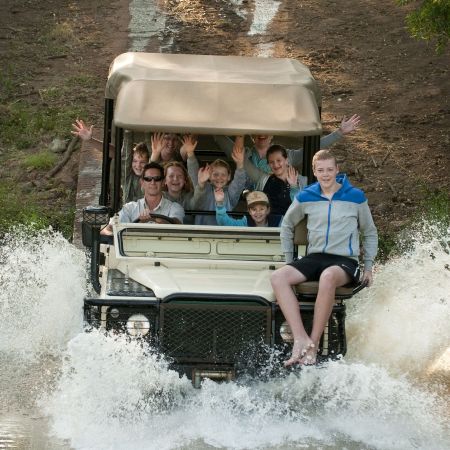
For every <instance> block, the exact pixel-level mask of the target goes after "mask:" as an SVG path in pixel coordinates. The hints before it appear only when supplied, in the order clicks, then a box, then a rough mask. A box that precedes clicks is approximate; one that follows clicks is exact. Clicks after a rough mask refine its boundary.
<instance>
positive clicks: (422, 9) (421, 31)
mask: <svg viewBox="0 0 450 450" xmlns="http://www.w3.org/2000/svg"><path fill="white" fill-rule="evenodd" d="M397 3H398V4H399V5H402V6H403V5H406V4H409V3H420V5H418V6H417V7H416V9H415V10H413V11H412V12H410V13H409V14H408V15H407V16H406V23H407V26H408V30H409V32H410V34H411V35H412V36H413V37H415V38H416V39H423V40H425V41H432V40H435V41H436V51H437V52H438V53H441V52H442V51H443V50H444V48H445V47H446V45H447V44H448V41H449V39H450V0H422V1H420V2H417V0H397Z"/></svg>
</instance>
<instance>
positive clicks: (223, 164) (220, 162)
mask: <svg viewBox="0 0 450 450" xmlns="http://www.w3.org/2000/svg"><path fill="white" fill-rule="evenodd" d="M209 167H211V169H213V168H214V167H223V168H224V169H227V170H228V173H229V174H231V167H230V165H229V164H228V163H227V162H226V161H224V160H223V159H215V160H214V161H213V162H212V163H211V164H210V165H209Z"/></svg>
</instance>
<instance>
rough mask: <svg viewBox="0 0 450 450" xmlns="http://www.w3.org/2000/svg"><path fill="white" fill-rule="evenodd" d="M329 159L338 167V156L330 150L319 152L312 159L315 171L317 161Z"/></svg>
mask: <svg viewBox="0 0 450 450" xmlns="http://www.w3.org/2000/svg"><path fill="white" fill-rule="evenodd" d="M328 159H332V160H333V161H334V165H335V166H336V167H337V161H336V156H334V155H333V153H331V152H330V150H319V151H318V152H317V153H316V154H315V155H314V156H313V159H312V168H313V170H314V168H315V167H314V165H315V163H316V161H326V160H328Z"/></svg>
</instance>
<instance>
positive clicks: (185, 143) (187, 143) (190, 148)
mask: <svg viewBox="0 0 450 450" xmlns="http://www.w3.org/2000/svg"><path fill="white" fill-rule="evenodd" d="M197 143H198V141H197V139H196V138H195V136H193V135H192V134H185V135H184V136H183V137H182V138H181V147H180V155H181V157H182V158H183V161H186V160H187V159H188V158H190V157H191V156H194V151H195V148H196V147H197Z"/></svg>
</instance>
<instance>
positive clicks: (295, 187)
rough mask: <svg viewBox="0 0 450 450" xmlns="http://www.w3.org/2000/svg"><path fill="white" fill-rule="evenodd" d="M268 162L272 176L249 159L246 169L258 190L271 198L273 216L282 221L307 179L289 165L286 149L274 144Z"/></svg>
mask: <svg viewBox="0 0 450 450" xmlns="http://www.w3.org/2000/svg"><path fill="white" fill-rule="evenodd" d="M267 161H268V163H269V166H270V169H271V171H272V173H271V174H268V173H266V172H264V171H263V170H261V169H258V168H257V167H256V166H255V165H254V164H253V163H252V162H251V161H250V160H249V159H247V158H245V159H244V168H245V171H246V172H247V175H248V177H249V178H250V180H251V181H252V182H253V183H254V184H255V186H256V189H257V190H260V191H263V192H264V193H265V194H266V195H267V197H268V198H269V202H270V204H271V206H272V214H273V215H277V216H278V217H279V218H280V219H281V217H282V216H284V214H285V213H286V211H287V210H288V208H289V206H290V205H291V203H292V200H294V198H295V195H296V194H297V193H298V192H299V191H300V190H301V189H302V188H303V187H304V186H305V185H306V177H303V176H301V175H300V176H299V175H298V172H297V170H296V169H294V168H293V167H291V166H290V165H289V161H288V156H287V153H286V149H285V148H284V147H283V146H282V145H278V144H274V145H271V146H270V147H269V149H268V150H267Z"/></svg>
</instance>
